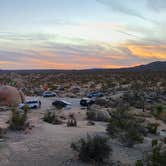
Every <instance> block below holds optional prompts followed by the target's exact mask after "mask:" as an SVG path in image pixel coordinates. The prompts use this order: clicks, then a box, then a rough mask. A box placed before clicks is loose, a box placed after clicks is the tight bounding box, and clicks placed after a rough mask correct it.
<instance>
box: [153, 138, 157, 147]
mask: <svg viewBox="0 0 166 166" xmlns="http://www.w3.org/2000/svg"><path fill="white" fill-rule="evenodd" d="M157 144H158V140H157V139H154V140H152V147H154V146H157Z"/></svg>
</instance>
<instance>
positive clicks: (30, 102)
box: [26, 101, 38, 104]
mask: <svg viewBox="0 0 166 166" xmlns="http://www.w3.org/2000/svg"><path fill="white" fill-rule="evenodd" d="M36 103H38V102H37V101H27V102H26V104H36Z"/></svg>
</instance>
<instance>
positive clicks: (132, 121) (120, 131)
mask: <svg viewBox="0 0 166 166" xmlns="http://www.w3.org/2000/svg"><path fill="white" fill-rule="evenodd" d="M106 130H107V132H108V134H109V135H110V136H112V137H117V138H119V139H120V141H121V142H123V143H124V144H125V145H127V146H128V147H132V146H133V145H134V144H136V143H141V142H142V141H143V136H144V135H146V130H145V127H144V126H143V125H141V124H140V123H139V121H137V119H136V118H135V117H134V116H133V115H131V114H130V113H129V111H128V110H124V109H122V108H120V109H119V108H118V109H117V110H116V111H114V112H113V113H112V114H111V119H110V121H109V123H108V125H107V129H106Z"/></svg>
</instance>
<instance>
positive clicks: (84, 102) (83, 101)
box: [80, 98, 95, 107]
mask: <svg viewBox="0 0 166 166" xmlns="http://www.w3.org/2000/svg"><path fill="white" fill-rule="evenodd" d="M94 102H95V99H94V98H93V99H90V98H82V99H81V100H80V105H81V106H83V107H87V106H89V105H91V104H93V103H94Z"/></svg>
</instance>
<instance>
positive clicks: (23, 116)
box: [9, 106, 29, 130]
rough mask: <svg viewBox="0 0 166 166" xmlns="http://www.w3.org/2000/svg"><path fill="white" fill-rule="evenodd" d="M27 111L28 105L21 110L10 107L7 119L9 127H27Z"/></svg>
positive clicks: (22, 128)
mask: <svg viewBox="0 0 166 166" xmlns="http://www.w3.org/2000/svg"><path fill="white" fill-rule="evenodd" d="M27 111H28V107H26V106H25V107H24V108H23V112H21V111H19V110H17V109H16V108H12V116H11V119H10V120H9V124H10V126H9V127H10V129H14V130H24V129H25V128H26V127H28V125H29V123H28V122H27Z"/></svg>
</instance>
